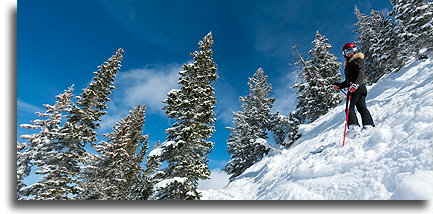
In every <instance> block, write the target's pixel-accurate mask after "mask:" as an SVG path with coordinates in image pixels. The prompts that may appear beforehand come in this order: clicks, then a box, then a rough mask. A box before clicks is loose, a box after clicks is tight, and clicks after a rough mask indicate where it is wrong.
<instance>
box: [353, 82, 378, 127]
mask: <svg viewBox="0 0 433 214" xmlns="http://www.w3.org/2000/svg"><path fill="white" fill-rule="evenodd" d="M348 95H349V96H352V98H351V99H350V105H349V107H350V109H349V119H348V120H349V121H348V124H349V126H350V125H358V126H359V123H358V118H357V117H356V112H355V107H356V109H357V110H358V112H359V113H360V114H361V119H362V125H363V126H366V125H370V126H374V123H373V118H372V117H371V115H370V112H369V111H368V109H367V105H366V104H365V97H366V96H367V87H365V84H361V85H359V88H358V89H357V90H356V91H355V92H353V93H350V92H349V94H348Z"/></svg>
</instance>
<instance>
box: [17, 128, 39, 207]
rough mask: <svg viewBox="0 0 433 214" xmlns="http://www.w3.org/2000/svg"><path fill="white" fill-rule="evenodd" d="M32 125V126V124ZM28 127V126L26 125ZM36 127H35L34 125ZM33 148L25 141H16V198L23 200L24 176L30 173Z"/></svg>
mask: <svg viewBox="0 0 433 214" xmlns="http://www.w3.org/2000/svg"><path fill="white" fill-rule="evenodd" d="M32 127H33V126H32ZM28 128H30V127H28ZM35 128H37V127H35ZM32 152H33V150H30V149H29V145H28V144H27V143H21V142H17V199H18V200H25V197H26V196H25V194H24V193H23V192H22V190H23V189H24V187H26V186H27V185H26V184H25V183H24V178H26V177H28V176H29V175H30V171H31V169H32V164H31V161H32V158H33V154H32Z"/></svg>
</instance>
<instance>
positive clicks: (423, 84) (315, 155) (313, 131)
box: [202, 57, 433, 200]
mask: <svg viewBox="0 0 433 214" xmlns="http://www.w3.org/2000/svg"><path fill="white" fill-rule="evenodd" d="M431 58H432V57H430V58H429V59H427V60H424V61H415V62H412V63H410V64H409V65H407V66H406V67H404V68H402V69H401V70H400V71H399V72H396V73H391V74H389V75H387V76H385V77H383V78H382V79H381V80H379V81H378V82H377V83H376V84H375V85H373V86H370V87H368V89H369V94H368V96H367V106H368V108H369V110H370V112H371V114H372V116H373V119H374V121H375V123H376V127H375V129H373V130H371V131H369V132H363V133H361V134H360V135H359V136H358V137H355V138H352V139H347V140H346V143H345V146H344V147H343V146H342V145H341V144H342V139H343V128H344V118H345V115H344V107H345V105H344V103H342V104H341V105H339V106H337V107H336V108H335V109H332V110H331V111H330V112H328V114H326V115H324V116H323V117H321V118H319V119H318V120H316V121H315V122H313V123H311V124H306V125H302V126H301V127H300V132H302V134H303V135H302V137H301V138H300V139H299V140H298V141H297V142H296V144H294V145H293V146H292V147H291V148H290V149H287V150H282V151H281V153H274V154H271V155H268V156H267V157H265V158H264V159H263V160H261V161H260V162H258V163H256V164H255V165H253V166H251V167H250V168H249V169H247V170H246V171H245V172H244V173H243V174H242V175H240V176H239V177H238V178H237V179H236V180H234V181H233V182H231V183H229V184H228V185H227V186H225V187H223V188H215V189H208V190H203V198H202V199H204V200H292V199H293V200H312V199H318V200H408V199H409V200H431V199H433V185H431V181H432V180H433V171H432V162H433V157H432V156H433V155H432V139H433V132H432V130H433V120H432V118H433V108H432V106H433V93H432V91H433V85H432V74H433V60H432V59H431ZM358 118H359V119H360V117H359V115H358Z"/></svg>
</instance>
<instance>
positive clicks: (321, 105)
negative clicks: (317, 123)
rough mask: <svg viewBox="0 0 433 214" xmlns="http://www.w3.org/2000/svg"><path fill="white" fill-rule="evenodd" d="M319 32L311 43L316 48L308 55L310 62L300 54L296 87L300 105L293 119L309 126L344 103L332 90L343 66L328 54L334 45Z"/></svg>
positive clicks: (339, 77)
mask: <svg viewBox="0 0 433 214" xmlns="http://www.w3.org/2000/svg"><path fill="white" fill-rule="evenodd" d="M327 41H328V39H326V38H325V37H324V36H322V35H321V34H320V33H319V32H317V33H316V39H315V40H314V41H313V42H312V43H313V44H315V46H314V48H313V49H312V50H311V51H310V52H309V56H310V60H308V61H305V60H304V59H303V58H302V56H301V55H300V54H299V53H298V54H297V55H298V57H299V58H300V62H301V67H302V71H301V74H300V79H301V81H302V82H301V83H298V84H295V85H294V86H293V87H294V88H297V89H298V100H299V102H298V104H297V106H296V112H295V113H294V117H296V120H293V121H299V123H301V124H302V123H309V122H312V121H314V120H316V119H317V118H319V117H320V116H322V115H324V114H326V113H327V112H328V111H329V109H332V108H334V107H335V106H337V105H338V104H339V103H341V102H342V101H343V97H342V96H341V95H340V94H338V92H335V91H334V90H333V89H332V84H334V83H335V82H338V81H339V80H340V79H341V74H340V72H339V70H340V66H341V63H339V62H337V58H336V57H335V56H334V55H332V54H331V53H329V51H328V50H329V49H331V48H332V46H331V45H329V44H327V43H326V42H327Z"/></svg>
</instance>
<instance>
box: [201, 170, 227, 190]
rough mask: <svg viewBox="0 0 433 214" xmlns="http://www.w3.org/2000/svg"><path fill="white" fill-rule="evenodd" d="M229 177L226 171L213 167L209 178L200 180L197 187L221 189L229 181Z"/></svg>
mask: <svg viewBox="0 0 433 214" xmlns="http://www.w3.org/2000/svg"><path fill="white" fill-rule="evenodd" d="M229 178H230V176H229V175H228V174H227V173H226V172H224V171H222V170H221V169H214V170H212V171H211V176H210V179H209V180H200V182H199V185H198V189H200V190H208V189H221V188H223V187H225V186H226V185H227V184H228V183H229Z"/></svg>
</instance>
